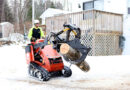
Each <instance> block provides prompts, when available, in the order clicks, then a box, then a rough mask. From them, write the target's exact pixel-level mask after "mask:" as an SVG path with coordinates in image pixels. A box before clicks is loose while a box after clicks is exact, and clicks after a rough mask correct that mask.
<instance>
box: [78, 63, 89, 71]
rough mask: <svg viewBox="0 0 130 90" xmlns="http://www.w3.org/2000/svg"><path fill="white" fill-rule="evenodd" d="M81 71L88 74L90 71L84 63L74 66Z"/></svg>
mask: <svg viewBox="0 0 130 90" xmlns="http://www.w3.org/2000/svg"><path fill="white" fill-rule="evenodd" d="M76 66H77V67H79V68H80V69H81V70H82V71H84V72H88V71H89V70H90V66H89V64H88V63H87V62H86V61H83V62H81V63H78V64H76Z"/></svg>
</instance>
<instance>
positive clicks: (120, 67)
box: [0, 45, 130, 90]
mask: <svg viewBox="0 0 130 90" xmlns="http://www.w3.org/2000/svg"><path fill="white" fill-rule="evenodd" d="M129 58H130V56H107V57H106V56H98V57H95V56H88V57H87V58H86V61H87V62H88V63H89V65H90V67H91V69H90V71H89V72H87V73H86V72H82V71H81V70H80V69H79V68H78V67H76V66H74V65H72V66H71V69H72V72H73V74H72V76H71V77H69V78H64V77H57V78H52V79H50V80H49V81H47V82H40V81H37V80H35V79H32V78H30V77H29V76H28V74H27V64H26V60H25V51H24V49H23V48H22V46H20V45H19V46H18V45H11V46H3V47H0V89H1V90H54V89H56V90H61V89H62V90H86V89H87V90H88V89H92V90H93V89H94V90H95V89H98V90H106V89H107V90H111V89H114V90H115V89H116V90H126V89H127V90H128V89H130V59H129ZM67 65H69V64H67Z"/></svg>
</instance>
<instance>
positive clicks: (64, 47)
mask: <svg viewBox="0 0 130 90" xmlns="http://www.w3.org/2000/svg"><path fill="white" fill-rule="evenodd" d="M69 50H70V46H69V45H68V44H66V43H64V44H62V45H61V46H60V53H61V54H67V53H68V52H69Z"/></svg>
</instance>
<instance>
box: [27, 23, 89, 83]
mask: <svg viewBox="0 0 130 90" xmlns="http://www.w3.org/2000/svg"><path fill="white" fill-rule="evenodd" d="M63 26H64V27H65V29H64V30H62V31H60V32H58V33H54V32H51V33H50V34H49V35H48V36H47V37H46V38H45V39H44V40H43V39H39V40H37V41H35V42H31V43H30V44H28V45H27V46H26V49H25V51H26V61H27V64H28V73H29V75H30V76H32V77H35V78H37V79H38V80H41V81H48V80H49V79H50V78H51V77H53V76H64V77H70V76H71V75H72V71H71V69H70V68H69V67H67V66H65V65H64V64H63V59H64V60H65V61H67V62H69V63H70V64H75V65H77V66H78V67H79V68H80V69H81V70H83V71H88V70H89V65H88V64H87V63H85V64H84V63H82V62H84V60H85V58H86V56H87V54H88V52H89V51H90V48H87V47H85V46H84V45H82V44H81V42H80V36H81V31H80V28H78V27H76V26H74V25H69V24H64V25H63ZM63 32H67V34H66V39H62V38H60V34H62V33H63ZM70 32H73V33H74V35H75V38H74V39H73V40H69V38H70ZM62 44H67V45H69V46H70V47H71V48H72V49H73V50H75V51H76V52H78V53H79V57H78V58H74V57H75V56H74V55H72V56H71V55H69V56H68V55H63V54H62V53H60V49H61V46H62ZM63 50H64V49H63ZM72 53H73V52H72ZM75 55H76V54H75Z"/></svg>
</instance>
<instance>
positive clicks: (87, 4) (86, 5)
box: [83, 1, 94, 10]
mask: <svg viewBox="0 0 130 90" xmlns="http://www.w3.org/2000/svg"><path fill="white" fill-rule="evenodd" d="M93 8H94V4H93V1H90V2H85V3H83V10H89V9H93Z"/></svg>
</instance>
